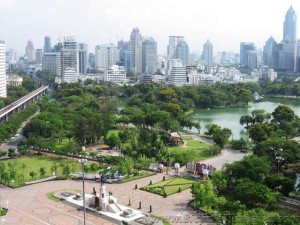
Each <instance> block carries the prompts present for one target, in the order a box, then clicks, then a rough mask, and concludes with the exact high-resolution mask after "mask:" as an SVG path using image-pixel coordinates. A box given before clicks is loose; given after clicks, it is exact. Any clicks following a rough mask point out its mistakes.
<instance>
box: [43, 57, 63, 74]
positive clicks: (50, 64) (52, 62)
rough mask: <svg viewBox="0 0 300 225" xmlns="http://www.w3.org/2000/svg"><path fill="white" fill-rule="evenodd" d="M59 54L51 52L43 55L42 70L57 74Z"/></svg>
mask: <svg viewBox="0 0 300 225" xmlns="http://www.w3.org/2000/svg"><path fill="white" fill-rule="evenodd" d="M57 54H59V53H55V52H51V53H45V54H44V55H43V63H42V70H44V71H51V72H56V69H57V68H56V63H57V62H56V61H57V60H56V58H57Z"/></svg>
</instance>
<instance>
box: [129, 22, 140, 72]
mask: <svg viewBox="0 0 300 225" xmlns="http://www.w3.org/2000/svg"><path fill="white" fill-rule="evenodd" d="M130 46H131V50H132V65H133V72H134V73H136V74H139V73H142V35H141V33H140V30H139V28H137V27H136V28H133V30H132V32H131V34H130Z"/></svg>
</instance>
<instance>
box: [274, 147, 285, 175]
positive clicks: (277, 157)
mask: <svg viewBox="0 0 300 225" xmlns="http://www.w3.org/2000/svg"><path fill="white" fill-rule="evenodd" d="M279 151H280V152H282V151H283V149H282V148H280V149H279ZM275 156H276V157H275V159H276V161H277V173H279V167H280V163H281V162H282V161H283V160H284V158H283V157H282V156H280V154H278V153H277V154H275Z"/></svg>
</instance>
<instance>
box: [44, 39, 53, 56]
mask: <svg viewBox="0 0 300 225" xmlns="http://www.w3.org/2000/svg"><path fill="white" fill-rule="evenodd" d="M51 49H52V47H51V37H49V36H45V38H44V53H49V52H51Z"/></svg>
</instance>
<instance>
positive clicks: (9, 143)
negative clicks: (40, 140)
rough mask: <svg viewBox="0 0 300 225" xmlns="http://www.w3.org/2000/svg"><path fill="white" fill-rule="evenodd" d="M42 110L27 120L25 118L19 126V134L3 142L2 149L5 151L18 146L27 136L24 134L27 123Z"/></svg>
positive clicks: (0, 147)
mask: <svg viewBox="0 0 300 225" xmlns="http://www.w3.org/2000/svg"><path fill="white" fill-rule="evenodd" d="M39 113H40V111H37V112H36V113H35V114H33V115H32V116H30V117H29V118H28V119H27V120H25V121H24V122H23V123H22V124H21V126H20V127H19V129H18V131H17V134H16V136H15V137H13V138H11V139H10V140H8V141H6V142H4V143H2V144H1V146H0V149H1V150H4V151H8V149H10V148H17V147H18V145H19V144H20V143H21V141H23V140H24V139H25V136H24V135H23V134H22V130H23V128H24V127H25V126H26V124H27V123H28V122H29V121H30V120H31V119H32V118H33V117H35V116H36V115H38V114H39Z"/></svg>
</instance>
